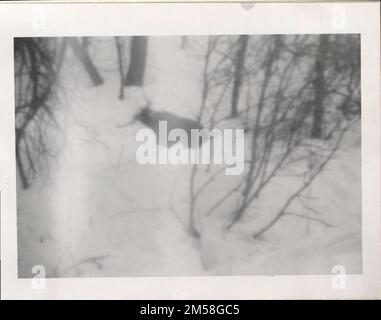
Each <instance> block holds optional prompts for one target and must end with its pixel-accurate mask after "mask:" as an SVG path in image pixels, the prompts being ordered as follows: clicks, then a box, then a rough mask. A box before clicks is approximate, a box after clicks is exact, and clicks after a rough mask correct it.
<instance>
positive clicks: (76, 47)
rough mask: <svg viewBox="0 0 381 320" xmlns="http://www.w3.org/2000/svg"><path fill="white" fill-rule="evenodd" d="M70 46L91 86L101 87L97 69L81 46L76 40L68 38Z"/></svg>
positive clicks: (101, 82) (101, 81) (100, 78)
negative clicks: (91, 83)
mask: <svg viewBox="0 0 381 320" xmlns="http://www.w3.org/2000/svg"><path fill="white" fill-rule="evenodd" d="M70 45H71V47H72V49H73V52H74V54H75V55H76V56H77V57H78V59H79V60H80V61H81V63H82V65H83V67H84V68H85V70H86V72H87V74H88V75H89V77H90V79H91V81H92V82H93V84H94V85H95V86H99V85H102V84H103V79H102V77H101V76H100V74H99V72H98V70H97V68H96V67H95V65H94V64H93V61H92V60H91V58H90V56H89V54H88V52H87V51H86V49H85V47H84V46H83V44H81V43H80V42H79V40H78V38H70Z"/></svg>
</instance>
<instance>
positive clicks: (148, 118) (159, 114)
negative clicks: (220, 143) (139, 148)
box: [134, 107, 207, 149]
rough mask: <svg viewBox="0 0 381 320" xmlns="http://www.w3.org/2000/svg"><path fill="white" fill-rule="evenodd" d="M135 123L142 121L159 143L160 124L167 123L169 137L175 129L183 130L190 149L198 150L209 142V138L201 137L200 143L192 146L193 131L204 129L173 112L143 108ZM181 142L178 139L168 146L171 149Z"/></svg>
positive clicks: (135, 118)
mask: <svg viewBox="0 0 381 320" xmlns="http://www.w3.org/2000/svg"><path fill="white" fill-rule="evenodd" d="M134 120H135V121H140V122H141V123H142V124H144V125H146V126H147V127H149V128H151V129H152V130H153V132H154V133H155V135H156V139H157V140H156V141H157V143H160V141H159V122H160V121H165V122H166V124H167V137H168V135H169V132H170V131H171V130H174V129H183V130H185V132H186V133H187V137H188V145H187V147H188V148H193V149H195V148H198V147H200V146H201V145H202V143H203V142H204V141H206V140H207V137H205V138H204V139H202V138H201V137H200V139H199V141H198V143H196V144H192V141H191V130H192V129H196V130H202V129H204V127H203V126H202V125H201V124H200V123H199V122H197V121H195V120H192V119H188V118H183V117H179V116H177V115H175V114H173V113H171V112H167V111H154V110H152V109H151V108H149V107H144V108H142V109H141V110H140V111H139V112H138V113H137V114H136V115H135V116H134ZM179 140H180V138H178V140H177V141H169V140H168V141H167V146H168V147H171V146H172V145H173V144H175V143H177V142H178V141H179Z"/></svg>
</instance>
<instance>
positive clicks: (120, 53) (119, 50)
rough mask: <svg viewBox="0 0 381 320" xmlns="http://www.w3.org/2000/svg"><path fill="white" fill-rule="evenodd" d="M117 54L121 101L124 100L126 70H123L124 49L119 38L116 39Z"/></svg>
mask: <svg viewBox="0 0 381 320" xmlns="http://www.w3.org/2000/svg"><path fill="white" fill-rule="evenodd" d="M115 45H116V52H117V54H118V65H119V76H120V89H119V100H123V99H124V85H123V81H124V68H123V48H122V44H121V43H120V39H119V37H115Z"/></svg>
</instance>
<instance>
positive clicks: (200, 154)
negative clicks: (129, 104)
mask: <svg viewBox="0 0 381 320" xmlns="http://www.w3.org/2000/svg"><path fill="white" fill-rule="evenodd" d="M157 129H158V130H157V131H156V132H155V131H153V130H151V129H148V128H144V129H140V130H139V131H138V132H137V134H136V141H138V142H142V143H141V145H140V146H139V147H138V149H137V151H136V161H137V162H138V163H139V164H141V165H146V164H217V165H221V164H225V165H226V168H225V174H226V175H239V174H241V173H242V172H243V170H244V162H245V150H244V149H245V133H244V130H243V129H217V128H215V129H212V130H208V129H191V130H185V129H181V128H176V129H172V130H170V131H168V128H167V121H159V125H158V128H157Z"/></svg>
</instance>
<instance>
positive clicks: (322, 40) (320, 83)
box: [311, 34, 328, 139]
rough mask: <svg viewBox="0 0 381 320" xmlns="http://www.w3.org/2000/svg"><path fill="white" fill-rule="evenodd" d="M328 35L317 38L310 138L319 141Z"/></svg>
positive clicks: (322, 114) (321, 131)
mask: <svg viewBox="0 0 381 320" xmlns="http://www.w3.org/2000/svg"><path fill="white" fill-rule="evenodd" d="M327 47H328V35H325V34H322V35H320V36H319V44H318V49H317V54H316V60H315V80H314V102H313V103H314V106H313V108H314V109H313V122H312V130H311V138H313V139H321V137H322V133H323V116H324V98H325V94H326V93H325V76H324V70H325V60H326V56H327V49H328V48H327Z"/></svg>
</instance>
